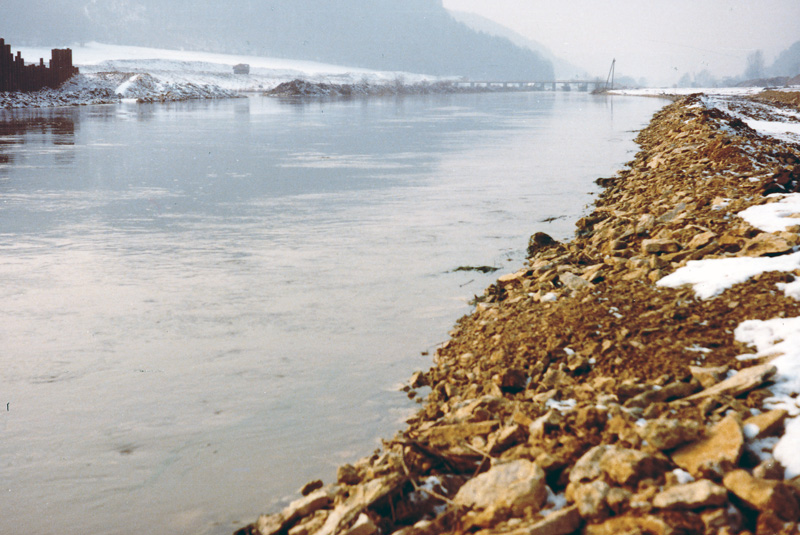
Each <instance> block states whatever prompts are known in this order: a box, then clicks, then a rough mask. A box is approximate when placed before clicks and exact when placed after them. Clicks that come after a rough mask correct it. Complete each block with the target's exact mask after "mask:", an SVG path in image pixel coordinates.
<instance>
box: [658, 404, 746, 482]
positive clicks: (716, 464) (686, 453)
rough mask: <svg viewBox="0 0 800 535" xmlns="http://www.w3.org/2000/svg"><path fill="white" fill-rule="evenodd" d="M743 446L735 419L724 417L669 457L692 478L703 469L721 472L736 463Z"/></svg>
mask: <svg viewBox="0 0 800 535" xmlns="http://www.w3.org/2000/svg"><path fill="white" fill-rule="evenodd" d="M743 448H744V435H743V434H742V427H741V425H740V424H739V421H738V420H737V419H736V418H735V417H734V416H726V417H725V418H723V419H722V420H721V421H720V422H719V423H718V424H717V425H715V426H714V427H713V428H712V429H711V431H710V432H709V434H708V436H707V437H706V438H704V439H702V440H700V441H697V442H694V443H692V444H688V445H686V446H683V447H681V448H679V449H677V450H676V451H675V452H673V454H672V460H673V461H674V462H675V464H677V465H678V466H679V467H681V468H683V469H684V470H686V471H687V472H689V473H690V474H692V475H693V476H694V477H703V475H704V474H705V473H706V472H710V473H712V474H718V475H721V474H722V473H724V471H725V470H726V468H729V467H734V466H736V465H738V463H739V458H740V457H741V456H742V450H743Z"/></svg>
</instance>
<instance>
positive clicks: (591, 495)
mask: <svg viewBox="0 0 800 535" xmlns="http://www.w3.org/2000/svg"><path fill="white" fill-rule="evenodd" d="M610 490H611V487H610V486H609V484H608V483H606V482H605V481H603V480H602V479H596V480H594V481H592V482H590V483H570V484H569V486H568V487H567V492H566V496H567V500H569V501H571V502H573V503H574V504H575V505H576V506H577V507H578V511H579V512H580V515H581V517H583V518H585V519H588V520H593V519H595V520H596V519H599V518H605V517H607V516H608V505H607V504H606V497H607V496H608V492H609V491H610Z"/></svg>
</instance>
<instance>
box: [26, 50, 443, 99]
mask: <svg viewBox="0 0 800 535" xmlns="http://www.w3.org/2000/svg"><path fill="white" fill-rule="evenodd" d="M50 48H71V49H72V61H73V63H74V64H75V65H76V66H77V67H78V68H79V69H80V71H81V73H82V74H86V75H93V74H97V73H102V72H123V73H146V74H149V75H151V76H152V77H154V78H155V79H157V80H158V81H159V82H161V83H166V84H175V85H178V84H194V85H196V86H216V87H219V88H221V89H224V90H228V91H264V90H267V89H272V88H274V87H275V86H277V85H278V84H280V83H282V82H287V81H290V80H293V79H295V78H303V79H305V80H309V81H313V82H323V83H337V84H345V83H357V82H362V81H366V82H369V83H375V84H380V83H389V82H394V81H395V80H403V81H404V82H406V83H416V82H422V81H426V80H427V81H432V80H434V79H435V77H431V76H425V75H419V74H413V73H406V72H389V71H374V70H368V69H360V68H356V67H347V66H342V65H331V64H326V63H315V62H311V61H301V60H290V59H281V58H268V57H261V56H243V55H230V54H215V53H211V52H193V51H183V50H165V49H157V48H144V47H136V46H119V45H109V44H103V43H87V44H85V45H80V46H77V45H65V46H53V47H48V48H28V47H21V48H19V50H20V51H21V52H22V57H23V58H25V60H26V62H28V63H33V62H37V61H38V60H39V58H44V59H45V61H47V60H48V58H49V57H50ZM240 63H244V64H247V65H250V74H247V75H237V74H233V66H234V65H237V64H240Z"/></svg>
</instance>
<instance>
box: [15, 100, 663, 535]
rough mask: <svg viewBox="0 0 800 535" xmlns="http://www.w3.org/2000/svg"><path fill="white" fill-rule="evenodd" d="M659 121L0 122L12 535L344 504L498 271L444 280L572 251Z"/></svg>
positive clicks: (357, 107) (567, 110) (30, 115)
mask: <svg viewBox="0 0 800 535" xmlns="http://www.w3.org/2000/svg"><path fill="white" fill-rule="evenodd" d="M661 106H663V102H661V101H658V100H655V99H640V98H630V97H628V98H609V97H592V96H590V95H586V94H576V93H572V94H552V93H511V94H496V95H450V96H431V97H413V98H403V99H369V100H356V101H338V102H313V103H296V102H295V103H292V102H286V101H278V100H269V99H264V98H260V97H251V98H249V99H242V100H232V101H223V102H201V103H189V104H180V105H134V104H121V105H118V106H104V107H90V108H80V109H78V108H69V109H57V110H39V111H19V112H13V113H11V112H2V111H0V367H2V368H1V369H0V378H2V382H1V383H0V401H1V402H2V408H3V410H2V412H0V475H2V484H1V485H0V491H2V495H0V499H1V500H2V502H0V503H2V508H1V509H0V511H2V514H0V533H10V534H11V533H23V532H25V533H38V534H56V533H57V534H62V535H63V534H67V535H70V534H85V533H109V534H125V535H127V534H139V533H178V534H180V533H186V534H189V533H192V534H198V533H200V534H202V533H212V534H217V533H230V532H232V531H233V530H234V529H236V528H237V526H240V525H241V523H248V522H251V521H253V520H254V519H255V517H256V516H257V514H258V513H260V512H266V511H270V510H273V509H275V508H277V507H279V506H280V505H281V503H282V501H283V500H285V499H287V498H292V497H293V493H294V492H296V490H297V489H298V488H299V487H300V486H301V485H302V484H303V483H305V482H306V481H309V480H311V479H315V478H318V477H321V478H322V479H324V480H325V481H326V482H330V481H332V480H333V479H334V474H335V469H336V466H337V465H339V464H341V463H343V462H348V461H352V460H355V459H356V458H358V457H361V456H363V455H366V454H368V453H370V452H371V451H372V450H373V449H374V448H376V447H377V446H378V444H379V437H390V436H391V435H392V434H393V433H394V431H395V430H397V429H399V428H400V427H401V425H402V421H403V418H404V417H405V416H407V415H408V414H410V411H413V410H414V407H416V404H415V403H413V402H411V401H410V400H408V399H407V398H406V397H405V395H404V394H402V393H401V392H398V391H397V387H398V384H400V383H401V382H402V381H404V380H405V379H407V377H408V376H409V375H410V374H411V373H412V372H413V371H414V370H417V369H426V368H428V367H429V365H430V359H431V357H430V356H424V355H422V352H426V351H432V350H433V349H434V348H435V347H436V345H437V344H438V343H440V342H442V341H444V340H445V339H446V338H447V332H448V331H449V330H450V328H451V327H452V325H453V323H454V321H455V320H456V319H457V318H458V317H459V316H461V315H463V314H464V313H467V312H468V311H469V310H470V307H469V306H468V304H467V301H468V300H469V299H470V298H471V297H472V296H473V295H474V294H480V293H481V292H482V290H483V288H484V287H486V286H487V285H488V284H489V283H491V282H492V281H493V280H494V279H495V278H496V277H497V275H498V274H494V275H482V274H480V273H470V272H467V273H465V272H458V273H454V272H452V270H453V269H455V268H457V267H459V266H463V265H472V266H481V265H493V266H496V267H500V268H502V270H503V271H501V272H500V274H501V273H504V272H510V271H514V270H516V269H517V268H518V267H519V266H520V265H521V264H522V261H523V259H524V250H525V247H526V245H527V238H528V236H529V235H530V234H532V233H533V232H536V231H545V232H548V233H550V234H551V235H553V236H554V237H557V238H568V237H569V236H571V235H572V232H573V228H574V221H575V220H576V219H577V218H578V217H580V215H581V214H582V213H584V211H585V207H586V205H587V204H588V203H590V202H591V201H592V193H593V192H596V191H597V189H596V186H595V185H594V184H593V180H594V179H595V178H597V177H599V176H607V175H609V174H611V173H613V171H614V170H615V169H619V168H620V166H621V165H622V164H623V163H624V162H626V161H628V160H630V159H631V157H632V154H633V152H634V150H635V145H634V144H633V143H632V139H633V137H634V136H635V132H634V130H636V129H639V128H641V127H642V126H643V125H644V124H646V122H647V121H648V120H649V118H650V116H651V115H652V113H653V112H654V111H655V110H656V109H658V108H659V107H661ZM552 218H555V219H552ZM545 220H548V221H545ZM6 404H8V405H6Z"/></svg>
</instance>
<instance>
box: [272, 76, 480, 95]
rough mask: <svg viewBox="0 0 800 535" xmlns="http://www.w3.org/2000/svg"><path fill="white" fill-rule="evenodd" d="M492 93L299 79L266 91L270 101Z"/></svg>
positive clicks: (443, 84)
mask: <svg viewBox="0 0 800 535" xmlns="http://www.w3.org/2000/svg"><path fill="white" fill-rule="evenodd" d="M477 91H482V92H488V91H491V88H477V89H475V88H471V89H470V88H460V87H458V86H456V85H455V84H454V83H452V82H448V81H438V82H418V83H412V84H407V83H404V82H402V81H400V80H397V81H395V82H394V83H384V84H375V83H369V82H361V83H355V84H331V83H323V82H313V81H308V80H301V79H295V80H292V81H289V82H284V83H282V84H279V85H278V86H277V87H275V88H273V89H270V90H269V91H265V92H264V94H265V95H267V96H270V97H304V98H309V97H315V98H318V97H343V98H347V97H383V96H392V95H432V94H444V93H467V92H471V93H475V92H477Z"/></svg>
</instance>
